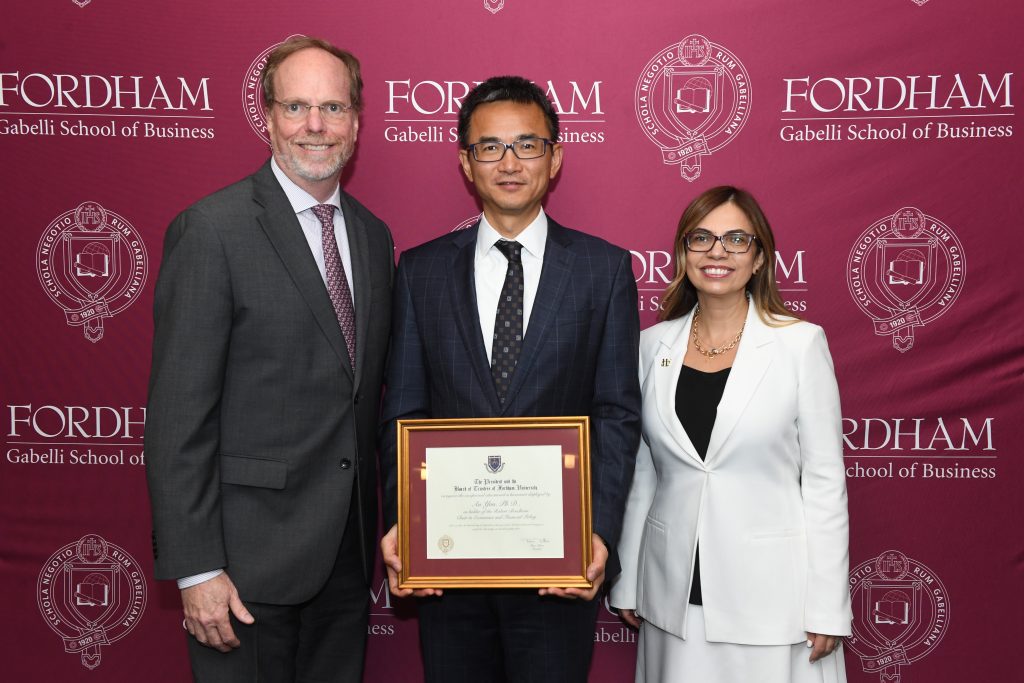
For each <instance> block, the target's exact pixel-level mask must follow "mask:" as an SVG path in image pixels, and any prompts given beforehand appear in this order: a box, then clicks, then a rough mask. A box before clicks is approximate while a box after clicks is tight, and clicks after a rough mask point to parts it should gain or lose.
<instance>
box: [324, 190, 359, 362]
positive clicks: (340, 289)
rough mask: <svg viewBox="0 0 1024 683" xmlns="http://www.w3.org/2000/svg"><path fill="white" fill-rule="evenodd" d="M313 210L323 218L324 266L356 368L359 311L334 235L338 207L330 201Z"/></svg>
mask: <svg viewBox="0 0 1024 683" xmlns="http://www.w3.org/2000/svg"><path fill="white" fill-rule="evenodd" d="M313 213H315V214H316V217H317V218H319V219H320V227H321V228H322V231H321V233H320V240H321V244H322V245H323V248H324V269H325V270H326V271H327V293H328V294H329V295H330V297H331V303H332V304H334V314H335V315H336V316H338V326H339V327H341V334H342V336H343V337H345V346H346V347H348V359H349V361H351V362H352V368H353V369H354V368H355V367H356V311H355V307H354V306H353V305H352V290H351V289H349V287H348V279H346V277H345V266H344V264H342V262H341V254H339V253H338V241H337V240H336V239H335V238H334V207H333V206H332V205H330V204H317V205H316V206H314V207H313Z"/></svg>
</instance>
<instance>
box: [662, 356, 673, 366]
mask: <svg viewBox="0 0 1024 683" xmlns="http://www.w3.org/2000/svg"><path fill="white" fill-rule="evenodd" d="M670 365H672V359H671V358H662V359H661V367H663V368H667V367H669V366H670Z"/></svg>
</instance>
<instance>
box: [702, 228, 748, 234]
mask: <svg viewBox="0 0 1024 683" xmlns="http://www.w3.org/2000/svg"><path fill="white" fill-rule="evenodd" d="M698 231H699V232H706V233H707V234H709V235H714V234H715V233H713V232H711V231H710V230H708V229H707V228H701V227H696V228H694V229H693V230H691V231H690V232H698ZM733 232H742V233H744V234H747V235H749V234H750V233H748V232H747V231H746V230H744V229H743V228H729V229H728V230H726V231H725V232H723V233H722V234H723V235H728V234H729V233H733Z"/></svg>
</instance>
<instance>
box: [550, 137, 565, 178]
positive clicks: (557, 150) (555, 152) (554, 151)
mask: <svg viewBox="0 0 1024 683" xmlns="http://www.w3.org/2000/svg"><path fill="white" fill-rule="evenodd" d="M564 152H565V150H564V149H562V143H560V142H556V143H555V144H553V145H551V170H550V171H549V172H548V178H550V179H551V180H554V179H555V176H556V175H558V171H559V169H561V168H562V154H563V153H564Z"/></svg>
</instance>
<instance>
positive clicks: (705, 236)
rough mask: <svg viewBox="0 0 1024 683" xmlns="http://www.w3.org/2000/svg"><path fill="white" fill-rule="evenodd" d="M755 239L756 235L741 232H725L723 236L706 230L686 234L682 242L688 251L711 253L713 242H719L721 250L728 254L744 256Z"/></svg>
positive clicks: (713, 246)
mask: <svg viewBox="0 0 1024 683" xmlns="http://www.w3.org/2000/svg"><path fill="white" fill-rule="evenodd" d="M756 239H757V236H756V235H751V234H750V233H748V232H743V231H741V230H735V231H733V232H727V233H725V234H724V235H713V234H712V233H710V232H708V231H707V230H694V231H693V232H688V233H686V236H685V237H684V238H683V241H684V242H685V243H686V249H687V250H688V251H697V252H702V251H711V250H712V249H714V248H715V242H721V243H722V248H723V249H725V250H726V251H727V252H728V253H730V254H746V253H747V252H748V251H750V245H751V244H753V243H754V241H755V240H756Z"/></svg>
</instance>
